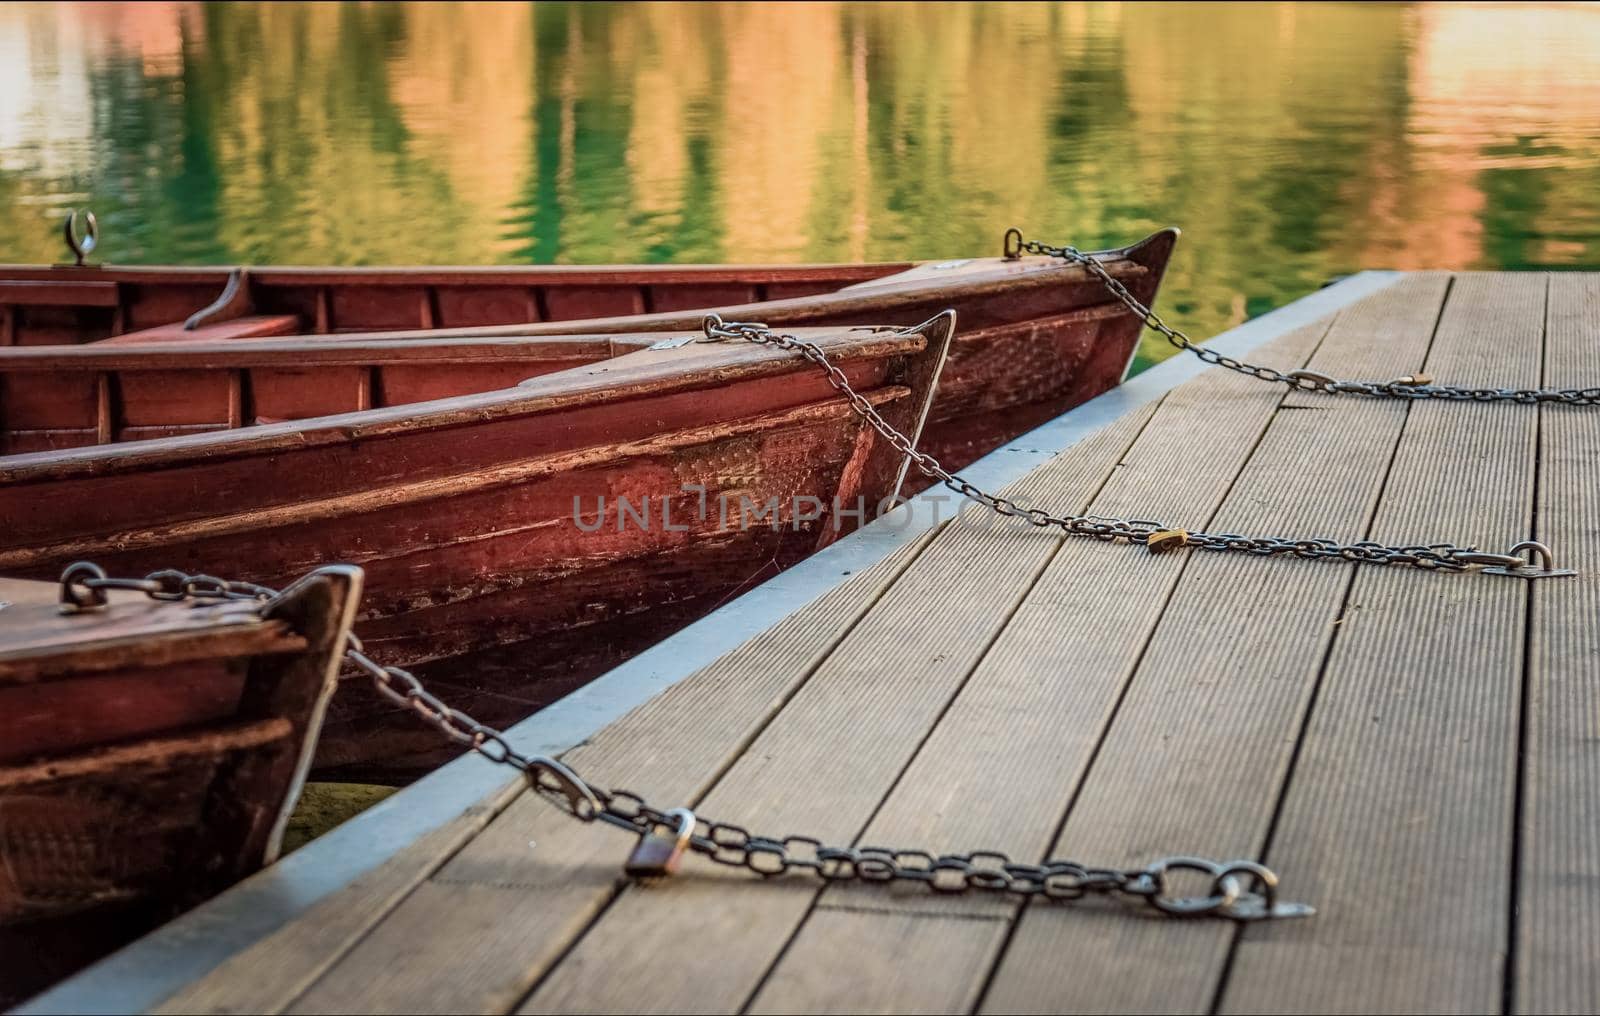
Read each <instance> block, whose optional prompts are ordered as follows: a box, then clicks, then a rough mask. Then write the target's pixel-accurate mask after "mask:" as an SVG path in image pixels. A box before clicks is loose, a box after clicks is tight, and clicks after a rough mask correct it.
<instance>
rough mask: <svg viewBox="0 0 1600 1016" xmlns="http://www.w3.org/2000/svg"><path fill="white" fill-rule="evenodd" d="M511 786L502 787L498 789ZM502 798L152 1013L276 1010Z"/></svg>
mask: <svg viewBox="0 0 1600 1016" xmlns="http://www.w3.org/2000/svg"><path fill="white" fill-rule="evenodd" d="M513 792H514V789H513V787H508V788H507V789H506V791H505V792H504V794H503V795H502V796H509V795H510V794H511V793H513ZM504 803H505V802H504V801H503V800H499V801H497V800H495V799H493V798H491V799H487V800H484V801H482V802H480V803H479V804H478V805H477V806H475V807H474V808H472V809H469V810H468V811H467V813H465V814H463V815H462V816H461V817H460V818H458V819H456V820H454V821H452V822H450V823H448V824H447V825H445V826H443V827H442V828H440V829H437V830H435V831H433V832H432V833H430V834H428V835H427V836H424V837H423V838H421V839H420V840H418V841H417V842H416V843H413V844H411V845H410V846H409V847H407V848H406V849H405V850H404V851H403V852H402V853H401V854H400V855H399V856H397V857H395V858H394V859H392V860H391V861H390V862H389V863H388V864H385V865H382V866H381V867H379V868H377V869H374V870H373V871H370V872H368V873H367V874H366V875H364V876H363V877H361V878H358V879H357V880H356V881H355V882H353V883H352V884H351V885H349V886H347V887H345V888H344V889H342V890H340V891H339V892H336V893H333V894H332V895H330V896H328V897H327V898H326V899H324V900H322V901H321V902H319V903H318V904H317V905H316V906H315V907H313V908H312V909H311V910H309V911H308V912H307V913H306V914H305V915H304V916H303V917H302V918H301V919H300V920H299V921H297V922H295V923H293V924H290V925H287V926H285V927H284V928H283V929H281V930H280V931H278V932H277V933H276V934H274V935H270V936H268V937H267V938H264V939H263V940H261V941H260V942H258V943H257V944H256V945H254V946H252V947H251V948H249V949H246V950H244V951H242V952H239V953H237V954H235V955H234V956H232V957H231V958H229V959H228V960H227V961H226V962H224V963H222V964H219V965H218V966H216V967H214V968H213V969H212V970H211V971H210V972H209V973H207V974H206V976H205V977H202V978H200V979H199V980H196V981H194V982H193V983H191V984H189V985H188V986H186V987H185V988H184V989H183V990H182V991H180V992H178V993H177V994H175V995H173V996H172V997H171V998H169V999H167V1000H166V1001H165V1002H163V1003H162V1004H161V1005H160V1006H158V1007H157V1008H155V1009H154V1010H152V1011H153V1012H158V1013H249V1012H259V1013H266V1012H278V1011H281V1010H282V1009H283V1007H285V1006H287V1005H288V1004H289V1003H290V1002H292V1001H293V1000H294V999H295V998H296V997H297V996H298V995H299V994H300V993H301V992H303V991H304V990H305V989H306V988H307V986H309V985H310V984H311V982H312V981H314V980H315V979H316V978H317V977H319V976H320V975H321V974H322V973H323V971H324V970H325V969H326V968H327V967H328V966H329V965H331V964H332V963H333V962H334V960H335V959H337V958H338V957H339V956H341V955H343V953H344V952H345V951H347V950H348V949H349V948H350V947H351V946H352V945H354V944H355V943H356V942H357V941H359V940H360V938H361V937H362V936H363V935H364V934H366V932H367V930H368V929H369V928H370V927H371V926H372V924H373V923H374V921H375V920H376V919H377V918H378V917H380V916H381V915H383V914H386V913H388V912H389V911H390V910H391V909H393V908H394V907H395V906H396V905H397V904H398V903H399V901H400V900H401V899H404V898H405V897H406V895H408V894H409V893H410V892H411V891H412V890H413V889H415V888H416V886H417V884H418V883H419V882H421V881H422V879H424V878H425V877H426V876H427V875H428V873H429V872H431V871H433V870H434V869H435V868H437V867H438V866H439V864H440V862H441V861H442V860H443V859H444V858H445V857H447V856H449V854H451V853H452V852H454V851H455V850H458V849H460V847H461V846H462V845H463V844H464V843H466V842H467V841H468V840H470V839H471V838H472V837H473V836H474V835H475V834H476V833H477V832H478V831H479V830H480V829H482V828H483V826H484V825H485V824H487V822H488V820H489V818H490V817H491V816H492V815H493V814H494V810H495V809H496V808H497V807H503V806H504Z"/></svg>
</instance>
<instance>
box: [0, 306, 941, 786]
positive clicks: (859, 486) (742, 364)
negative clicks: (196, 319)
mask: <svg viewBox="0 0 1600 1016" xmlns="http://www.w3.org/2000/svg"><path fill="white" fill-rule="evenodd" d="M953 329H954V316H953V315H952V314H950V313H948V312H947V313H945V314H942V315H940V316H938V317H935V318H933V319H932V320H929V321H926V322H924V323H922V324H921V325H919V326H916V327H914V328H909V329H894V328H889V329H884V328H859V327H858V328H854V329H848V330H841V329H810V330H801V331H800V334H801V335H802V336H803V337H805V338H807V339H810V340H812V341H815V342H816V343H818V344H819V345H820V346H821V347H822V348H823V349H824V350H826V351H827V352H828V355H829V356H830V358H832V359H833V360H834V361H835V362H837V363H838V365H839V366H840V368H841V369H842V370H843V371H844V372H845V374H846V375H847V376H848V378H849V379H850V382H851V384H852V385H853V386H855V387H856V388H857V389H858V390H859V391H860V392H861V393H862V394H863V395H864V396H865V397H866V398H867V399H868V400H869V401H871V402H872V403H873V404H874V405H875V406H876V407H877V408H878V410H879V411H880V412H881V413H882V414H883V415H884V416H885V417H886V418H887V419H888V420H889V421H890V422H891V423H892V424H893V425H894V426H895V427H897V428H899V429H900V430H902V431H904V432H906V433H908V434H912V435H915V434H916V433H917V431H918V429H919V428H920V426H921V423H922V421H923V419H924V417H925V415H926V412H927V408H928V404H929V400H930V397H931V393H932V391H933V390H934V387H935V384H936V382H937V378H938V374H939V370H940V367H941V365H942V363H943V361H944V357H945V353H946V350H947V348H948V344H949V341H950V336H951V334H952V332H953ZM661 339H662V337H661V336H660V335H647V336H611V337H582V338H578V339H564V338H560V337H540V338H527V339H507V340H494V341H487V342H479V341H476V340H426V341H415V342H393V341H388V342H371V343H368V342H359V341H352V342H340V343H325V342H324V343H316V342H300V341H285V342H281V343H259V342H242V341H241V342H236V343H223V344H216V343H210V344H198V345H196V344H181V345H178V346H172V345H160V344H157V345H148V346H141V347H126V348H119V347H116V346H111V345H95V346H86V347H80V348H65V349H62V348H56V349H50V350H44V349H27V348H22V349H9V350H0V406H3V408H0V434H3V436H0V441H3V442H4V447H5V448H6V449H8V450H12V451H17V452H20V454H11V455H6V456H3V457H0V517H3V518H5V519H6V520H7V523H8V524H7V525H6V526H5V527H4V528H3V529H0V573H13V574H19V575H23V576H29V577H36V578H38V577H47V576H49V575H53V574H57V573H59V571H60V569H61V568H62V567H63V566H64V565H65V564H67V563H69V562H71V561H75V560H79V559H91V560H95V561H97V562H98V563H100V564H102V565H104V566H105V567H106V568H107V569H109V570H112V571H114V572H116V573H121V574H144V573H146V572H149V571H155V570H160V569H164V568H178V569H181V570H184V571H189V572H205V573H208V574H213V575H221V576H224V577H227V578H238V579H245V580H249V581H254V582H260V583H262V584H266V585H278V584H280V583H281V582H282V581H283V579H284V578H285V577H286V576H292V575H296V574H300V573H303V572H304V571H306V570H307V569H308V568H310V567H314V566H315V565H317V564H320V563H323V562H326V561H347V562H350V563H352V564H357V565H360V566H361V567H362V568H364V569H365V571H366V588H367V597H366V599H365V601H364V617H363V620H362V625H361V631H362V635H363V637H364V638H365V639H366V642H367V645H368V646H369V648H370V649H371V651H372V653H373V655H374V656H375V657H377V658H379V659H382V660H383V661H385V662H390V663H397V664H416V663H418V662H426V661H438V662H437V664H436V665H435V666H434V667H433V668H432V669H429V668H424V669H423V671H422V673H423V674H424V675H425V676H428V677H430V679H432V681H433V683H436V684H439V685H440V687H441V688H443V689H444V690H445V691H447V692H449V693H450V697H451V698H452V700H453V701H457V702H459V703H460V704H461V705H462V706H463V707H464V708H468V709H469V710H471V711H473V712H474V713H481V714H482V718H483V719H486V720H488V721H490V722H497V723H504V722H509V721H511V720H513V719H516V718H520V717H521V716H523V715H526V714H527V713H529V712H532V711H533V710H534V709H536V708H537V707H538V706H540V705H543V704H544V703H546V702H548V701H550V700H551V699H552V698H554V697H559V695H561V694H564V693H565V692H566V691H568V690H570V689H571V688H572V687H574V686H576V685H577V684H580V683H582V682H585V681H587V680H589V679H590V678H592V677H593V676H595V675H596V674H598V673H600V672H603V671H604V670H606V669H608V668H609V667H610V666H614V665H615V664H616V663H617V662H620V660H621V659H624V658H626V657H627V656H628V655H631V654H632V653H633V652H637V651H638V650H639V649H642V648H644V647H646V646H648V645H651V644H653V643H654V642H655V641H658V640H659V639H660V638H662V637H663V636H665V635H666V634H668V633H670V632H672V631H674V630H676V629H677V628H679V627H681V626H682V625H683V624H684V623H687V621H689V620H692V619H693V618H695V617H697V616H700V615H701V614H704V613H706V612H707V611H709V610H710V609H711V608H713V607H714V606H715V605H716V604H718V603H719V602H721V601H722V600H724V599H726V598H727V597H729V596H731V595H733V594H734V593H736V592H737V591H738V590H740V589H741V588H743V587H744V586H746V585H749V584H753V583H755V582H758V581H760V580H761V579H763V578H765V577H768V576H770V575H771V574H773V573H774V572H775V571H776V570H779V569H782V568H784V567H787V566H788V565H790V564H792V563H794V562H795V561H798V560H800V559H801V558H803V557H805V556H807V555H809V554H810V553H812V552H813V551H815V550H816V549H818V548H820V547H822V546H825V545H827V544H828V543H830V542H832V541H833V540H835V539H837V538H838V537H839V535H841V533H843V532H847V531H848V530H849V529H851V528H853V527H854V526H855V525H856V524H859V522H861V521H865V520H866V519H868V518H871V517H872V516H873V515H874V514H875V513H876V510H877V508H878V507H879V505H880V504H881V503H882V502H883V501H884V500H885V499H886V498H888V497H889V496H890V495H892V494H893V493H894V491H895V489H896V487H897V485H898V483H899V479H900V474H901V471H902V470H903V468H904V462H903V457H902V456H901V455H900V453H899V452H898V451H897V450H896V449H895V448H894V447H893V446H892V445H890V444H889V443H888V442H887V441H885V440H883V439H882V438H880V437H879V436H878V435H877V434H876V433H875V432H874V431H872V430H871V429H870V428H868V427H867V426H866V425H865V424H864V423H863V422H862V420H861V419H860V418H859V417H858V416H857V415H856V414H855V413H854V412H852V410H851V409H850V407H849V405H848V403H847V402H846V400H845V399H844V398H843V397H842V396H841V395H839V393H837V392H836V391H835V390H834V389H833V388H832V387H830V385H829V383H828V380H827V378H826V376H825V375H824V374H823V372H821V371H820V370H818V369H817V368H816V367H815V366H814V365H812V364H811V363H809V362H807V361H806V360H804V359H803V358H801V357H799V356H798V355H796V354H794V353H789V352H785V351H783V350H779V349H775V348H771V347H766V346H759V345H754V344H750V343H745V342H718V343H706V342H690V343H688V344H681V343H679V342H677V341H675V340H672V339H668V340H667V341H665V342H663V341H661ZM658 346H659V347H666V348H655V347H658ZM563 368H564V369H563ZM530 375H532V377H531V379H530V380H528V381H526V382H524V383H522V384H521V385H517V386H515V387H505V386H507V385H511V384H514V382H515V379H516V378H517V377H519V376H520V377H529V376H530ZM484 384H488V385H490V386H499V387H501V390H498V391H488V392H478V393H476V394H456V393H457V392H459V391H461V390H467V391H471V390H473V389H474V388H475V387H478V386H481V385H484ZM439 394H447V395H449V396H450V397H446V398H433V396H436V395H439ZM416 398H432V401H425V402H416V403H413V402H411V401H410V400H411V399H416ZM356 405H368V406H374V407H376V408H367V409H362V410H359V411H356V412H345V413H339V414H338V415H317V414H323V413H327V412H330V411H333V412H336V411H337V410H338V409H340V408H345V407H351V408H353V407H354V406H356ZM308 415H309V416H310V417H311V418H309V419H293V417H300V416H308ZM264 418H275V419H281V420H282V421H283V422H275V423H260V424H259V425H255V426H251V425H250V424H257V423H258V422H259V421H261V420H262V419H264ZM101 442H103V443H101ZM75 445H76V446H78V447H72V446H75ZM33 449H45V450H33ZM602 498H603V499H604V501H603V502H602V500H601V499H602ZM530 639H537V640H538V641H537V644H536V646H535V647H534V649H533V651H531V652H528V651H522V650H509V651H508V652H509V653H510V654H511V655H509V656H507V657H505V658H504V659H501V658H499V657H494V658H493V659H489V661H488V662H487V663H486V662H485V659H486V658H485V657H483V656H482V653H483V652H484V651H485V650H490V649H494V648H495V647H499V646H506V645H513V646H514V645H520V644H524V643H527V642H528V641H529V640H530ZM474 654H477V655H474ZM495 660H499V662H498V663H495ZM490 663H495V665H494V666H493V667H491V666H490V665H489V664H490ZM441 682H442V683H441ZM450 753H451V752H450V751H449V750H448V749H444V750H442V749H441V742H440V741H439V739H438V738H437V736H436V735H435V734H434V733H433V732H431V731H429V730H426V729H424V728H421V727H420V726H419V725H416V724H415V723H414V721H412V720H411V719H410V718H409V717H403V716H400V715H399V714H397V713H396V712H395V711H394V710H393V708H392V707H390V706H388V705H386V704H383V703H381V702H380V701H379V700H377V699H375V698H374V697H373V696H371V694H370V692H369V691H368V690H367V689H366V688H365V687H362V688H360V689H356V690H354V692H353V693H352V694H348V695H347V694H343V693H341V695H340V696H338V697H337V698H336V701H335V704H334V707H333V712H331V713H330V718H329V723H328V724H327V725H326V727H325V731H324V735H323V738H322V748H321V751H320V754H319V766H320V767H322V768H323V769H324V770H325V771H329V770H336V773H335V774H336V775H342V776H360V777H362V778H367V779H371V778H389V779H392V778H395V777H396V776H397V775H411V774H415V773H416V772H418V771H420V770H421V769H422V768H425V767H426V766H429V765H431V764H434V763H436V762H437V761H438V760H440V759H441V758H442V757H448V755H449V754H450ZM408 770H409V771H408Z"/></svg>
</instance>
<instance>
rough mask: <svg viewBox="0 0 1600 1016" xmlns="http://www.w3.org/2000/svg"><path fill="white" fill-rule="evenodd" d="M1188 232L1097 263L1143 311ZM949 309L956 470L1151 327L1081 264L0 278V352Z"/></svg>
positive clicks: (843, 319)
mask: <svg viewBox="0 0 1600 1016" xmlns="http://www.w3.org/2000/svg"><path fill="white" fill-rule="evenodd" d="M1177 235H1178V233H1177V230H1174V229H1168V230H1163V231H1161V232H1159V233H1155V234H1153V235H1152V236H1150V237H1147V238H1146V239H1144V240H1142V241H1140V242H1139V243H1137V244H1134V245H1132V246H1130V247H1126V248H1122V249H1118V250H1112V251H1105V252H1102V253H1101V255H1100V257H1101V259H1102V261H1103V263H1104V264H1105V266H1106V268H1107V270H1108V271H1109V272H1110V273H1111V274H1112V275H1113V276H1114V277H1116V278H1118V279H1119V280H1121V281H1122V282H1123V283H1124V284H1125V285H1127V286H1128V288H1129V289H1130V290H1131V291H1132V292H1133V294H1134V295H1135V296H1136V297H1137V298H1139V299H1140V300H1141V301H1144V302H1145V303H1147V304H1148V303H1150V302H1151V301H1153V300H1154V298H1155V295H1156V290H1157V288H1158V287H1159V285H1160V283H1161V279H1162V275H1163V273H1164V272H1165V270H1166V265H1167V260H1168V258H1169V257H1170V255H1171V253H1172V248H1173V244H1174V243H1175V242H1176V239H1177ZM946 308H950V309H954V310H955V311H956V313H957V316H958V320H959V322H960V325H961V331H960V333H959V334H958V335H957V336H956V341H955V343H954V345H953V346H952V348H951V352H950V362H949V364H948V366H947V368H946V370H945V372H944V378H943V381H942V383H941V390H940V394H939V398H938V401H937V403H936V404H935V407H934V410H933V413H932V415H931V417H930V419H929V421H928V426H927V429H926V432H925V434H924V443H923V450H924V451H927V452H930V453H932V454H933V455H934V456H936V457H937V458H939V459H940V460H941V461H942V462H944V463H945V464H946V465H947V466H950V467H952V468H959V467H960V466H962V465H965V464H966V463H968V462H970V461H972V460H973V459H975V458H977V457H978V456H979V455H982V454H984V453H985V452H987V451H990V450H992V449H993V448H995V447H996V446H998V445H999V444H1001V443H1002V442H1004V441H1006V440H1009V439H1011V438H1013V437H1015V436H1017V435H1018V434H1021V433H1023V432H1025V431H1028V430H1031V429H1032V428H1033V427H1036V426H1038V425H1039V424H1041V423H1043V422H1044V421H1046V420H1049V419H1052V418H1053V417H1055V416H1057V415H1059V414H1061V413H1063V412H1065V411H1066V410H1068V409H1070V408H1072V407H1073V406H1075V405H1077V404H1079V403H1081V402H1083V401H1085V400H1086V399H1088V398H1091V397H1093V396H1095V395H1098V394H1099V393H1101V392H1103V391H1105V390H1107V389H1109V388H1111V387H1112V386H1114V385H1116V384H1117V383H1118V382H1120V381H1121V380H1122V377H1123V375H1124V373H1125V372H1126V370H1127V367H1128V364H1129V362H1130V359H1131V357H1132V354H1133V351H1134V348H1135V345H1136V343H1137V339H1138V336H1139V333H1140V328H1141V325H1140V322H1139V321H1138V319H1137V318H1135V317H1134V316H1133V315H1131V314H1129V313H1128V312H1127V310H1126V309H1125V308H1124V307H1123V306H1122V305H1121V304H1118V303H1116V302H1115V301H1113V300H1112V299H1111V298H1110V297H1109V296H1108V295H1107V294H1106V292H1105V291H1104V289H1102V288H1101V286H1100V284H1099V283H1098V282H1096V281H1095V280H1093V279H1092V278H1090V277H1089V276H1088V275H1087V274H1086V273H1085V272H1084V271H1083V269H1081V268H1079V267H1077V266H1073V265H1069V264H1066V263H1064V262H1061V261H1059V260H1055V259H1051V258H1037V257H1025V258H1013V259H1007V258H999V257H990V258H968V259H961V260H954V261H941V262H928V263H922V264H914V263H909V262H902V263H888V264H860V265H799V266H776V267H774V266H765V267H752V266H677V265H650V266H611V267H575V266H555V267H530V268H232V269H229V268H110V267H85V268H77V267H48V266H44V267H41V266H0V346H4V345H8V344H9V345H40V344H61V343H82V342H97V341H106V340H109V341H110V342H112V343H115V344H118V345H142V344H144V343H147V342H162V343H165V342H172V341H194V342H214V341H218V340H239V339H255V338H262V337H266V336H279V335H295V334H303V333H315V334H320V335H331V334H335V333H362V334H363V337H364V338H366V339H376V338H384V337H388V338H399V337H404V336H406V335H416V334H418V330H424V331H428V332H429V334H431V335H432V336H434V337H441V338H442V337H454V338H469V337H470V338H491V337H505V336H511V335H525V336H527V335H557V334H577V333H583V334H616V333H630V332H646V331H649V332H655V331H681V330H685V329H693V328H696V327H698V325H699V321H700V318H701V316H702V315H703V314H704V313H705V311H706V310H708V309H716V310H717V311H718V312H719V313H720V314H722V316H723V317H724V318H727V319H729V320H744V321H764V322H767V323H769V324H772V325H776V326H781V327H785V328H790V327H797V326H828V325H850V324H859V323H861V322H875V323H880V324H887V325H900V326H910V325H914V324H916V323H917V322H919V321H924V320H927V319H928V318H930V317H932V316H933V315H934V314H937V313H939V312H940V311H942V310H945V309H946ZM352 408H353V407H352Z"/></svg>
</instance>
